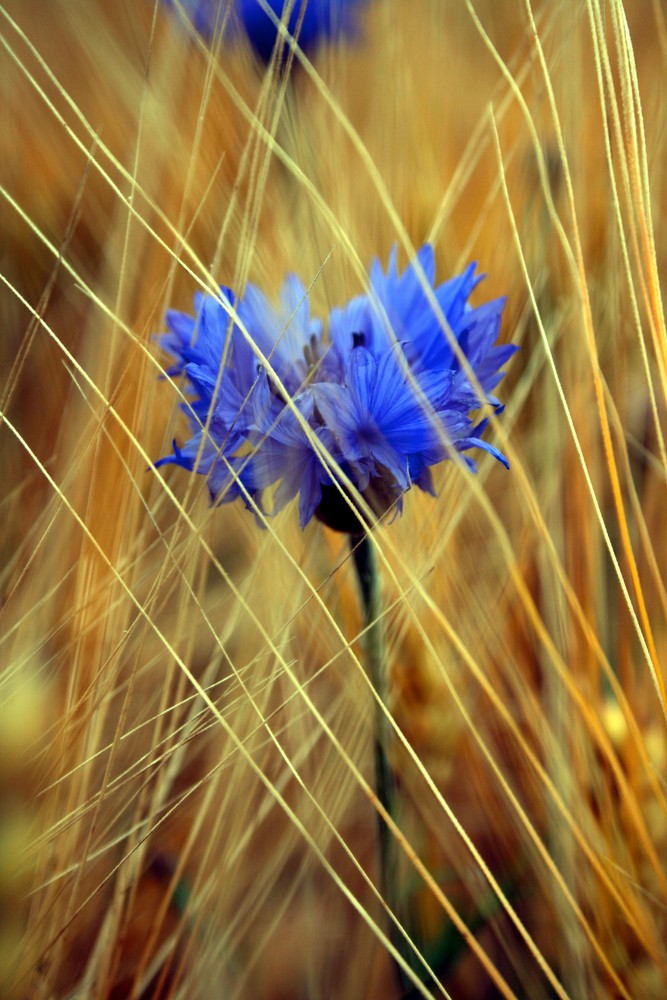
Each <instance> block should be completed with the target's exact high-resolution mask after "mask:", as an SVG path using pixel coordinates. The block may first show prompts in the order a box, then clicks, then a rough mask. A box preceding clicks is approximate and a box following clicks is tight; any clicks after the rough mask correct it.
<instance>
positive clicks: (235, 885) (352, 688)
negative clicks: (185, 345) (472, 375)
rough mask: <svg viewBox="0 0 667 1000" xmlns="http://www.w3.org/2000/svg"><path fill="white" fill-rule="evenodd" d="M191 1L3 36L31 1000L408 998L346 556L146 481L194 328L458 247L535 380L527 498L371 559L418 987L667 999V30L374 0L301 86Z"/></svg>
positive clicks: (139, 4) (472, 483)
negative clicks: (221, 308) (230, 303)
mask: <svg viewBox="0 0 667 1000" xmlns="http://www.w3.org/2000/svg"><path fill="white" fill-rule="evenodd" d="M311 2H312V0H311ZM223 6H224V5H223ZM221 11H222V8H221ZM186 14H187V10H186V9H184V8H181V7H180V6H179V5H178V4H174V5H172V6H171V7H168V6H166V5H163V4H157V5H156V4H154V3H152V2H151V0H145V2H144V0H114V2H111V0H49V2H48V3H44V2H43V0H13V2H12V0H9V2H5V3H4V4H2V5H0V35H1V39H2V49H1V51H0V88H1V91H0V116H1V117H0V122H1V129H0V142H1V143H2V148H1V150H0V191H1V193H2V202H1V203H2V210H1V216H0V219H1V221H0V279H1V281H0V372H1V375H0V470H2V471H1V473H0V516H1V524H2V528H1V530H0V671H1V674H0V982H1V983H2V986H1V987H0V993H2V995H4V996H7V997H29V998H39V997H44V998H46V997H49V998H50V997H75V996H76V997H94V998H98V997H99V998H102V997H104V998H114V1000H121V998H125V997H141V998H153V997H154V998H167V997H185V998H196V997H210V996H221V997H225V998H238V1000H245V998H253V1000H254V998H261V1000H288V998H289V1000H299V998H303V1000H306V998H308V1000H314V998H322V997H327V998H341V1000H347V998H357V997H368V998H392V1000H393V998H398V997H399V996H401V995H404V996H405V995H407V994H406V993H405V992H403V993H402V992H401V988H400V987H399V985H398V982H397V978H396V975H395V969H394V963H393V961H392V958H391V954H390V946H389V944H388V934H389V931H388V927H389V918H388V916H387V913H386V908H385V906H384V905H383V903H382V900H381V891H380V882H379V878H378V871H377V857H376V853H377V851H376V821H377V813H376V809H375V806H374V803H373V797H372V794H370V793H369V791H368V785H367V783H372V769H373V699H372V695H371V692H370V689H369V685H368V682H367V679H366V674H365V670H364V659H363V653H362V648H361V643H360V641H359V639H358V636H359V632H360V629H361V628H362V617H361V613H360V611H359V608H358V601H357V595H356V590H355V581H354V576H353V571H352V568H351V566H350V560H349V554H348V548H347V545H346V542H345V539H344V538H343V537H342V536H339V535H336V534H335V533H333V532H330V531H328V529H326V528H324V527H323V526H322V525H320V524H318V523H315V522H312V523H311V524H309V525H308V526H307V528H306V530H305V531H303V532H301V531H300V530H299V527H298V515H297V512H296V510H295V509H294V505H292V506H290V507H288V508H287V509H286V510H285V511H283V512H282V513H281V514H280V515H279V516H278V517H277V518H276V519H275V520H273V521H271V522H270V525H269V528H268V530H261V529H260V528H259V527H258V526H257V524H256V523H255V520H254V519H253V517H252V516H251V515H250V514H249V513H248V512H247V511H245V510H243V509H242V508H241V505H235V504H232V505H229V506H224V507H218V508H214V507H211V506H210V504H209V500H208V493H207V490H206V484H205V482H204V479H203V477H190V476H188V475H187V474H186V473H185V472H183V470H180V469H175V468H172V467H166V468H162V469H160V470H155V469H154V468H153V467H152V464H151V463H152V462H154V461H155V460H156V459H157V458H158V457H160V456H161V455H164V454H166V453H167V452H168V451H169V450H170V448H171V441H172V439H174V438H176V439H177V440H178V441H180V442H182V441H183V440H184V437H185V434H186V430H187V428H186V424H185V420H184V418H183V416H182V414H181V413H180V411H179V408H178V404H179V402H182V400H183V397H182V394H181V390H180V387H179V385H178V384H177V383H175V382H174V381H172V380H170V379H165V378H161V377H160V376H161V375H162V374H163V372H164V368H165V366H168V359H167V358H166V356H165V355H164V354H163V353H162V351H161V350H160V348H159V346H158V344H157V343H156V339H155V338H156V335H157V334H159V333H161V332H163V331H164V329H165V326H164V314H165V311H166V309H168V308H176V309H180V310H183V311H186V312H187V311H193V304H192V303H193V296H194V294H195V293H196V292H197V291H201V290H205V289H209V290H211V289H214V288H215V287H216V286H217V285H218V284H224V285H228V286H230V287H232V288H234V289H242V288H243V287H244V285H245V283H246V282H247V281H252V282H254V283H256V284H258V285H259V286H260V287H262V288H263V289H265V290H266V292H267V294H269V295H270V296H275V295H277V293H278V290H279V288H280V286H281V284H282V281H283V280H284V277H285V275H286V274H287V273H288V272H290V271H294V272H296V273H298V274H299V275H300V277H301V278H302V280H303V281H304V283H305V284H306V286H307V287H308V286H310V285H311V284H312V291H311V301H312V308H313V311H314V312H315V314H316V315H324V316H325V315H326V314H327V313H328V310H329V309H330V308H332V307H334V306H336V305H342V304H344V303H345V302H346V301H348V300H349V299H350V298H351V297H352V296H354V295H357V294H359V293H360V292H361V291H363V290H364V288H365V287H366V286H367V281H368V277H367V275H368V268H369V266H370V264H371V262H372V260H373V259H374V258H375V257H378V258H379V259H380V260H381V261H382V262H386V260H387V258H388V254H389V252H390V249H391V247H392V246H393V245H394V244H396V245H397V246H398V255H399V261H400V262H401V265H402V266H403V265H405V263H407V261H409V260H410V259H411V258H412V256H413V255H414V252H415V250H416V249H418V248H419V247H420V246H421V245H422V244H423V243H425V242H427V241H428V242H431V243H432V244H433V245H434V247H435V250H436V258H437V267H438V280H439V281H444V280H446V279H447V278H449V277H450V276H452V275H454V274H456V273H458V272H460V271H461V270H462V269H463V268H464V267H465V266H466V265H467V264H468V263H469V262H470V261H471V260H476V261H478V264H479V268H480V269H481V270H482V271H483V272H485V273H486V275H487V277H486V279H485V280H484V282H483V283H482V284H481V285H480V286H479V287H478V289H477V290H476V291H475V293H474V301H475V303H481V302H483V301H486V300H487V299H491V298H494V297H497V296H499V295H505V296H507V305H506V307H505V313H504V319H503V326H502V330H501V340H503V341H506V342H510V341H511V342H513V343H516V344H519V345H520V347H521V350H520V352H519V353H518V354H517V355H516V356H515V358H514V359H513V360H512V363H511V364H510V365H509V368H508V374H507V376H506V377H505V379H504V380H503V382H502V384H501V386H500V388H499V395H500V396H501V398H502V400H503V401H504V402H506V404H507V407H506V409H505V411H504V413H503V414H502V417H500V419H498V420H494V421H493V423H492V425H491V427H490V429H489V433H488V437H489V439H490V440H492V441H493V443H494V444H496V445H497V446H498V447H500V448H501V449H502V450H503V451H504V452H505V454H507V455H508V457H509V459H510V463H511V471H510V472H506V471H505V470H504V469H503V468H502V467H500V466H499V465H498V464H497V463H495V462H494V461H493V460H492V459H491V458H490V457H485V458H483V460H481V461H480V463H479V464H480V468H479V472H478V474H477V476H472V475H470V474H469V473H467V472H466V471H465V470H462V469H461V468H459V467H458V466H455V465H454V464H453V463H445V464H444V465H442V466H440V467H438V469H436V488H437V494H438V495H437V497H436V498H435V499H434V498H432V497H430V496H427V495H424V494H419V495H417V491H413V492H411V493H409V494H408V495H407V497H406V502H405V509H404V513H403V515H402V517H401V518H398V519H396V520H395V521H393V522H392V523H388V524H382V525H380V526H379V527H378V529H377V531H376V538H377V540H378V543H379V547H380V550H381V553H382V556H383V559H384V568H383V602H384V607H385V608H386V613H385V616H384V626H385V630H386V638H387V654H386V655H387V668H388V670H389V678H390V707H391V711H392V716H393V719H394V722H395V735H394V738H393V741H392V751H391V760H392V766H393V768H394V771H395V774H396V781H397V784H398V788H399V796H398V798H399V806H398V813H397V823H398V826H399V827H400V830H401V832H402V835H403V836H402V840H401V844H400V845H399V848H398V853H399V855H400V858H401V863H400V872H399V877H400V885H401V908H400V912H398V913H397V914H396V916H397V918H398V920H399V922H400V923H401V925H402V926H403V927H404V929H405V932H406V934H407V935H408V937H409V938H410V940H411V941H412V942H413V944H414V947H415V949H417V951H418V952H419V953H421V954H422V955H423V956H424V957H425V959H426V960H427V961H428V963H429V964H430V966H431V968H432V969H433V971H434V973H435V974H436V979H433V978H428V977H427V978H426V979H425V981H424V984H423V987H422V988H421V991H420V990H418V989H417V988H416V987H415V990H416V992H415V993H414V994H410V995H414V996H418V995H423V996H427V997H431V996H433V997H441V996H450V997H453V998H461V1000H466V998H471V1000H486V998H489V1000H491V998H495V997H517V998H530V1000H541V998H545V1000H546V998H552V997H571V998H573V1000H574V998H577V1000H579V998H601V1000H602V998H608V997H625V998H632V1000H650V998H655V1000H658V998H660V997H663V996H665V993H666V992H667V945H666V943H665V942H666V941H667V933H666V930H667V874H666V872H665V858H666V857H667V823H666V818H667V786H666V784H665V780H666V778H667V745H666V742H665V724H666V720H667V705H666V702H667V698H666V693H665V654H666V643H667V633H666V624H667V621H666V614H667V578H666V568H665V552H667V526H666V523H665V517H664V511H665V507H663V504H665V502H666V501H667V450H666V448H665V440H664V427H665V412H666V409H665V404H666V392H667V338H666V336H665V320H664V312H663V306H662V284H661V279H660V274H661V272H662V270H663V268H664V266H665V262H664V257H665V253H666V252H667V238H666V237H665V236H664V234H665V233H667V226H665V224H664V223H665V209H666V202H665V196H666V189H665V178H664V174H663V169H664V162H665V149H664V146H665V141H666V138H667V104H665V101H664V86H663V81H664V78H665V68H666V61H667V20H666V13H665V7H664V4H662V3H660V2H659V0H634V2H633V0H629V2H627V3H626V4H625V5H623V4H622V3H621V2H620V0H606V2H603V0H586V2H577V0H551V2H546V0H544V2H542V0H534V2H532V3H531V2H530V0H525V2H524V0H500V2H498V0H496V2H494V0H470V2H464V0H412V2H411V3H405V2H403V0H367V3H366V4H365V5H362V9H360V11H359V18H358V21H359V23H358V31H357V32H356V34H355V35H354V37H352V38H344V39H341V40H338V41H334V42H333V43H332V44H322V45H319V46H317V47H315V48H314V49H313V51H310V50H309V52H308V54H307V57H306V56H304V55H303V54H302V53H297V54H296V55H295V57H294V62H293V64H292V66H291V68H290V71H289V72H288V73H282V74H281V72H280V71H279V65H280V61H279V59H278V58H275V59H274V60H273V62H271V63H269V65H268V66H267V65H266V64H264V63H263V62H261V61H260V60H259V59H258V57H257V56H256V54H255V52H254V51H253V49H252V47H251V45H250V44H249V42H248V40H247V38H245V36H244V35H243V33H242V32H241V31H239V30H237V31H236V32H235V33H233V34H230V33H229V32H228V31H226V30H225V31H222V30H218V31H214V32H213V35H212V36H211V37H209V36H208V35H202V34H199V33H198V32H197V31H196V30H195V29H194V27H193V26H192V24H190V23H189V22H188V20H187V17H186ZM222 14H223V15H224V14H225V11H222ZM661 497H662V500H661V499H660V498H661ZM237 507H238V509H237ZM436 980H437V981H436Z"/></svg>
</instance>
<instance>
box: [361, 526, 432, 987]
mask: <svg viewBox="0 0 667 1000" xmlns="http://www.w3.org/2000/svg"><path fill="white" fill-rule="evenodd" d="M350 546H351V549H352V558H353V560H354V566H355V569H356V571H357V580H358V582H359V591H360V594H361V603H362V606H363V610H364V645H365V656H366V666H367V669H368V673H369V676H370V680H371V684H372V685H373V688H374V689H375V692H376V694H377V695H378V700H377V701H376V704H375V739H374V751H375V752H374V756H375V791H376V793H377V797H378V800H379V802H380V804H381V805H382V806H383V807H384V809H385V810H386V812H387V815H388V816H390V817H391V819H392V820H395V819H396V817H395V807H396V787H395V783H394V775H393V772H392V769H391V765H390V763H389V756H388V749H389V740H390V729H391V727H390V724H389V719H388V717H387V714H386V711H385V710H386V708H387V704H388V671H387V666H386V661H385V655H384V630H383V625H382V617H381V613H382V606H381V593H380V573H379V568H378V564H377V556H376V552H375V546H374V545H373V543H372V542H371V540H370V538H369V536H368V534H366V533H364V534H360V535H351V536H350ZM378 855H379V857H378V861H379V869H380V891H381V892H382V895H383V897H384V899H385V901H386V903H387V906H388V907H389V909H390V910H391V911H392V913H394V915H395V916H396V917H397V918H398V919H399V920H401V909H402V907H401V906H400V891H399V884H398V882H399V880H398V864H397V853H396V844H395V841H394V839H393V837H392V835H391V831H390V829H389V827H388V826H387V824H386V822H385V820H384V818H383V817H382V816H381V815H380V814H379V813H378ZM390 939H391V942H392V944H393V945H394V947H395V948H396V950H397V951H398V953H399V955H400V956H401V958H403V959H404V960H405V962H406V963H407V964H408V966H409V967H410V968H412V969H414V970H415V971H416V972H417V974H418V975H421V974H422V973H421V970H420V969H418V968H417V967H418V966H419V965H420V963H419V960H418V958H417V956H416V955H415V954H414V953H413V951H412V949H411V947H410V945H409V944H408V942H407V941H406V940H405V937H404V936H403V934H401V932H400V931H399V930H398V928H397V927H396V925H395V923H394V922H393V921H392V922H391V925H390ZM394 967H395V971H396V976H397V979H398V984H399V987H400V990H401V996H402V997H415V996H418V995H421V994H418V993H416V992H414V990H415V988H414V985H413V983H412V981H411V980H410V979H409V978H408V976H407V975H406V973H405V972H404V970H403V968H402V967H401V966H400V965H399V964H398V963H397V962H395V963H394Z"/></svg>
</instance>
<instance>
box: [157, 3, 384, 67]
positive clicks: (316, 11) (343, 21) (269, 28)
mask: <svg viewBox="0 0 667 1000" xmlns="http://www.w3.org/2000/svg"><path fill="white" fill-rule="evenodd" d="M165 2H166V3H168V4H169V5H170V6H172V7H175V6H176V2H175V0H165ZM179 2H180V6H181V7H182V8H183V11H184V13H185V14H186V15H187V17H188V19H189V20H190V21H191V22H192V24H193V26H194V28H195V30H196V31H197V32H199V34H201V35H203V36H204V37H205V38H210V37H212V36H213V35H214V33H215V31H216V30H218V29H219V28H220V27H221V26H222V25H223V23H224V24H225V27H226V28H227V29H228V35H229V36H233V35H235V34H236V33H238V32H239V31H241V32H243V33H244V34H245V35H246V37H247V38H248V41H249V42H250V45H251V46H252V48H253V49H254V51H255V53H256V55H257V56H258V57H259V58H260V59H261V60H262V62H265V63H268V62H270V60H271V57H272V55H273V52H274V49H275V46H276V42H277V41H278V39H279V37H280V32H279V29H278V22H280V21H282V23H283V24H284V25H285V28H286V29H287V31H288V33H289V35H290V36H291V37H292V38H294V39H295V40H296V41H297V42H298V44H299V46H300V47H301V48H302V49H303V51H304V52H311V51H312V50H313V49H315V48H316V47H317V46H318V44H319V43H320V42H335V41H338V40H340V39H341V38H353V37H354V36H355V35H356V33H357V30H358V14H359V10H360V8H361V7H362V5H363V4H364V3H365V2H366V0H179Z"/></svg>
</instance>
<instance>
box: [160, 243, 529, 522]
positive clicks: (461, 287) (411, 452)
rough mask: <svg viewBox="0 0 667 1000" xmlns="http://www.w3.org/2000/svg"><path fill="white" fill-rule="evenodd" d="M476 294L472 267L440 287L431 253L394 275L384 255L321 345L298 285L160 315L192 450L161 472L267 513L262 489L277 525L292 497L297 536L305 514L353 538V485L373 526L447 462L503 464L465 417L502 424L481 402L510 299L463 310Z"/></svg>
mask: <svg viewBox="0 0 667 1000" xmlns="http://www.w3.org/2000/svg"><path fill="white" fill-rule="evenodd" d="M480 280H481V276H476V275H475V265H474V264H471V265H470V267H468V268H467V269H466V270H465V271H464V272H463V274H461V275H459V276H458V277H456V278H453V279H452V280H450V281H447V282H445V283H444V284H442V285H440V286H438V287H436V286H435V284H434V281H435V263H434V254H433V249H432V248H431V247H430V246H425V247H422V249H421V250H420V251H419V253H418V254H417V257H416V259H415V261H414V262H413V263H411V264H409V265H408V267H407V268H406V269H405V270H404V271H403V272H402V273H399V271H398V268H397V265H396V252H395V250H394V251H393V252H392V254H391V257H390V260H389V267H388V269H387V271H386V273H385V271H384V270H383V269H382V267H381V265H380V264H379V262H378V261H377V260H376V261H375V262H374V264H373V266H372V268H371V273H370V287H369V290H368V292H367V293H366V294H364V295H360V296H357V297H356V298H354V299H352V300H351V301H350V302H349V303H348V304H347V305H346V306H345V307H343V308H338V309H334V310H332V312H331V315H330V317H329V323H328V340H327V341H325V339H324V336H323V327H322V323H321V322H320V321H319V320H318V319H316V318H313V317H311V315H310V308H309V303H308V299H307V295H306V292H305V289H304V286H303V285H302V283H301V282H300V281H299V279H298V278H296V277H295V276H294V275H290V276H288V278H287V279H286V281H285V283H284V285H283V289H282V293H281V297H280V301H279V303H278V305H277V306H276V305H272V304H271V303H270V302H269V300H268V299H267V298H266V296H265V295H264V294H263V292H261V291H260V290H259V289H258V288H256V287H255V286H254V285H249V286H248V288H247V290H246V293H245V295H244V296H243V297H242V298H240V299H236V298H235V297H234V295H233V294H232V292H231V291H230V290H229V289H226V288H221V289H220V292H219V295H218V296H217V297H213V296H201V295H198V296H196V298H195V310H196V315H195V316H194V317H193V316H189V315H187V314H184V313H179V312H174V311H170V312H168V313H167V326H168V328H169V332H168V333H167V334H165V335H164V336H163V337H162V338H161V343H162V346H163V347H164V348H165V350H167V351H168V352H169V353H170V354H171V355H172V356H173V357H174V358H175V361H176V363H175V364H174V365H172V366H171V367H170V368H169V369H168V374H171V375H184V376H185V378H186V382H187V384H188V390H189V392H190V395H191V397H192V399H191V401H190V402H189V403H187V404H185V405H184V409H185V412H186V413H187V415H188V418H189V420H190V423H191V425H192V429H193V436H192V437H191V438H190V440H189V441H188V442H187V443H186V444H185V445H184V446H183V447H182V448H179V447H178V446H177V445H176V444H175V443H174V452H173V454H172V455H169V456H167V457H165V458H163V459H161V460H160V461H159V462H158V463H157V464H158V465H162V464H164V463H166V462H172V463H174V464H176V465H180V466H182V467H184V468H186V469H189V470H194V471H197V472H199V473H201V474H203V475H206V476H207V477H208V486H209V490H210V493H211V498H212V499H213V500H214V501H216V502H220V503H224V502H228V501H230V500H233V499H235V498H237V497H240V498H242V499H243V500H244V502H245V503H246V504H247V505H248V506H251V507H256V508H257V509H260V510H263V509H264V507H263V502H264V498H265V495H266V492H267V491H272V494H273V503H272V511H273V513H275V512H276V511H277V510H279V509H281V508H282V507H283V506H284V505H285V504H286V503H288V502H289V501H290V500H292V499H293V498H294V497H295V496H297V495H298V496H299V513H300V520H301V525H302V527H303V526H305V525H306V524H307V523H308V521H309V520H310V519H311V517H312V516H313V514H314V515H315V516H317V517H319V518H320V519H321V520H323V521H324V522H325V523H327V524H329V525H330V526H331V527H334V528H338V529H339V530H343V531H352V532H354V531H359V530H360V528H361V525H360V520H359V514H358V513H357V512H356V510H355V509H354V507H353V506H352V507H351V506H350V503H349V502H348V501H349V500H350V497H349V492H348V490H347V489H346V486H347V483H348V482H349V483H351V484H352V485H353V486H354V487H355V489H356V490H357V491H358V492H359V493H360V494H362V496H363V498H364V500H365V501H366V503H367V504H368V506H369V507H370V508H371V510H372V511H373V512H374V514H375V515H376V516H377V517H381V516H382V515H383V514H384V513H386V511H387V510H389V509H390V508H394V509H395V510H397V511H399V510H400V509H401V507H402V502H403V495H404V494H405V493H406V492H407V491H408V490H409V489H410V488H411V487H412V486H417V487H419V488H420V489H422V490H426V491H428V492H431V493H432V492H434V490H433V483H432V478H431V472H430V470H431V468H432V466H434V465H437V464H438V463H439V462H442V461H443V460H445V459H447V458H451V457H452V456H453V455H454V454H456V453H467V452H468V451H470V450H471V449H475V448H477V449H482V450H485V451H488V452H490V453H491V454H492V455H493V456H494V457H495V458H497V459H498V460H499V461H500V462H502V463H503V464H504V465H507V460H506V459H505V457H504V456H503V455H502V454H501V453H500V452H499V451H498V450H497V449H496V448H495V447H494V446H493V445H491V444H489V443H488V442H486V441H484V440H483V438H482V436H481V435H482V434H483V432H484V430H485V428H486V425H487V423H488V417H484V418H482V419H481V420H479V421H478V422H477V423H475V420H474V419H473V416H472V415H471V414H472V413H473V412H474V411H476V410H479V409H480V408H482V407H489V406H490V407H491V408H492V409H493V410H494V411H495V412H496V413H499V412H500V411H501V410H502V405H501V404H500V403H499V402H498V400H497V399H496V397H495V396H494V395H492V394H491V391H492V390H493V389H495V387H496V385H497V384H498V382H499V381H500V379H501V378H502V374H503V373H502V371H501V370H500V369H501V368H502V366H503V365H504V364H505V363H506V362H507V361H508V360H509V358H510V357H511V356H512V354H513V353H514V351H515V350H516V347H514V346H513V345H498V344H496V339H497V336H498V332H499V329H500V320H501V315H502V311H503V307H504V299H496V300H494V301H492V302H487V303H485V304H484V305H481V306H478V307H476V308H473V307H472V306H470V304H469V302H468V298H469V296H470V293H471V291H472V290H473V288H474V287H475V286H476V285H477V284H478V282H479V281H480ZM465 461H466V463H467V464H468V466H469V467H470V468H471V469H473V470H474V468H475V465H474V462H473V461H472V459H471V458H469V457H468V456H467V454H466V457H465ZM346 498H347V499H346Z"/></svg>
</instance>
